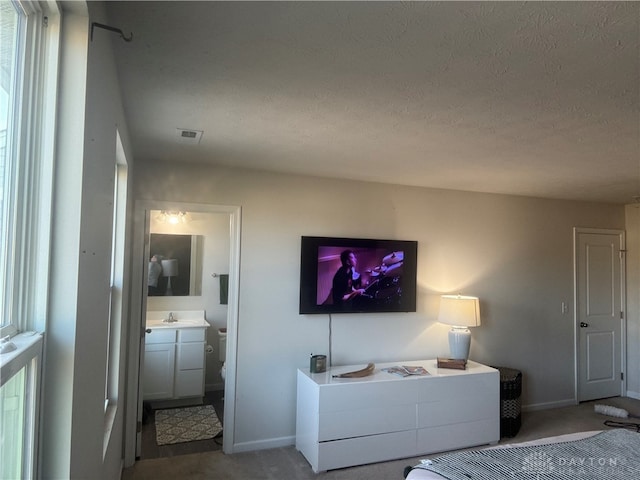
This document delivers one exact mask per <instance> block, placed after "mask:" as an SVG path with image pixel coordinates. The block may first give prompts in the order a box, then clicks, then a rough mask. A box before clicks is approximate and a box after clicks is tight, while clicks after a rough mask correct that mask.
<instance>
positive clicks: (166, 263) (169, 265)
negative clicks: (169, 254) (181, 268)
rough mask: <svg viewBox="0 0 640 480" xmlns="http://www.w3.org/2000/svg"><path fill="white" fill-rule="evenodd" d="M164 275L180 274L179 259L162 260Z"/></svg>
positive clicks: (173, 275) (174, 275)
mask: <svg viewBox="0 0 640 480" xmlns="http://www.w3.org/2000/svg"><path fill="white" fill-rule="evenodd" d="M162 275H164V276H165V277H176V276H178V260H177V259H175V258H172V259H169V260H162Z"/></svg>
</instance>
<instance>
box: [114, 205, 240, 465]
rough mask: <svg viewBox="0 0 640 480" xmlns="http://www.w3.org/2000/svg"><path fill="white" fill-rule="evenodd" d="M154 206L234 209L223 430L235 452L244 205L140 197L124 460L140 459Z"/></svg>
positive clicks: (227, 447) (229, 211)
mask: <svg viewBox="0 0 640 480" xmlns="http://www.w3.org/2000/svg"><path fill="white" fill-rule="evenodd" d="M151 210H183V211H193V212H203V213H223V214H228V215H229V237H230V238H229V297H228V298H229V301H228V310H227V355H226V380H225V390H224V403H225V405H224V419H223V424H224V436H223V437H222V438H223V440H222V450H223V452H224V453H227V454H229V453H233V445H234V432H235V428H234V423H235V422H234V420H235V405H236V374H237V367H236V365H237V363H236V352H237V345H238V336H237V331H238V311H239V292H240V237H241V224H242V221H241V215H242V210H241V207H239V206H229V205H213V204H200V203H184V202H169V201H163V200H138V201H136V203H135V207H134V213H133V245H132V249H131V251H132V253H131V262H132V268H131V298H130V310H129V326H128V336H129V338H128V354H127V379H126V402H125V405H126V407H125V408H126V411H125V439H124V447H125V451H124V466H125V467H130V466H132V465H134V463H135V461H136V445H137V439H136V436H137V426H138V425H137V418H138V408H139V404H141V402H139V385H140V372H141V368H142V365H141V364H140V363H141V353H142V352H141V341H140V340H141V338H143V335H144V322H143V317H144V315H145V311H146V296H145V289H144V288H143V286H144V285H146V281H145V278H146V275H147V274H148V268H147V266H148V265H147V258H146V256H145V251H146V250H148V248H149V236H148V235H147V234H145V232H148V231H149V218H150V217H149V212H150V211H151Z"/></svg>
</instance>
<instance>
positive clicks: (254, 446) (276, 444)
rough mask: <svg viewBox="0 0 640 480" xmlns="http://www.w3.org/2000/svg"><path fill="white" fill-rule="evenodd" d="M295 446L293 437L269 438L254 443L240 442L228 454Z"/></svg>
mask: <svg viewBox="0 0 640 480" xmlns="http://www.w3.org/2000/svg"><path fill="white" fill-rule="evenodd" d="M295 444H296V437H295V435H291V436H288V437H279V438H270V439H268V440H256V441H254V442H242V443H236V444H234V445H233V450H232V451H231V452H230V453H242V452H253V451H255V450H267V449H270V448H280V447H290V446H291V445H295Z"/></svg>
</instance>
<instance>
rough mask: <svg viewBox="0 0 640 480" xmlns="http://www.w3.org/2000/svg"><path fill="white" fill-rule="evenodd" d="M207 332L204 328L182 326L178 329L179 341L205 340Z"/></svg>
mask: <svg viewBox="0 0 640 480" xmlns="http://www.w3.org/2000/svg"><path fill="white" fill-rule="evenodd" d="M205 337H206V332H205V329H204V328H181V329H180V330H178V342H180V343H185V342H204V340H205Z"/></svg>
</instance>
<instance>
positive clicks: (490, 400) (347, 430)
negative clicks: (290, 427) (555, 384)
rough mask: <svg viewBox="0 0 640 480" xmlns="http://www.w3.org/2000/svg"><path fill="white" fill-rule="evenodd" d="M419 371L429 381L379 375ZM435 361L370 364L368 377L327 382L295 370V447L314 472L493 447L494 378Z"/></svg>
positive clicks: (489, 372) (480, 369)
mask: <svg viewBox="0 0 640 480" xmlns="http://www.w3.org/2000/svg"><path fill="white" fill-rule="evenodd" d="M394 365H416V366H417V365H420V366H423V367H425V368H426V369H427V370H428V371H429V373H430V375H429V376H411V377H399V376H396V375H392V374H390V373H386V372H383V371H382V370H381V369H382V368H385V367H390V366H394ZM436 365H437V362H436V360H435V359H434V360H422V361H408V362H394V363H385V364H376V370H375V373H374V374H373V375H370V376H368V377H363V378H351V379H349V378H344V379H343V378H333V377H332V375H336V374H339V373H343V372H349V371H352V370H357V369H360V368H363V367H364V365H351V366H342V367H333V368H331V369H329V370H327V372H325V373H313V374H311V373H309V370H308V369H300V370H298V401H297V413H296V448H297V449H298V450H299V451H300V452H302V454H303V455H304V456H305V458H306V459H307V461H308V462H309V463H310V464H311V467H312V469H313V471H314V472H316V473H317V472H320V471H326V470H331V469H335V468H344V467H348V466H353V465H362V464H366V463H374V462H380V461H386V460H391V459H396V458H404V457H412V456H417V455H422V454H427V453H434V452H442V451H446V450H453V449H458V448H465V447H470V446H474V445H483V444H488V443H496V442H498V440H500V374H499V372H498V370H496V369H494V368H491V367H487V366H485V365H482V364H479V363H476V362H472V361H469V362H468V364H467V369H466V370H452V369H442V368H440V369H439V368H437V366H436Z"/></svg>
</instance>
